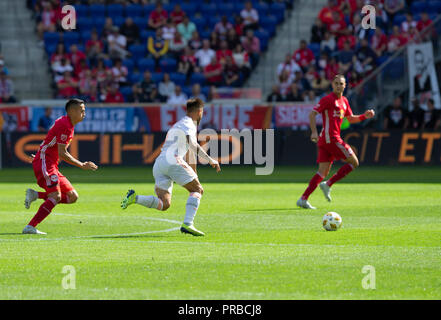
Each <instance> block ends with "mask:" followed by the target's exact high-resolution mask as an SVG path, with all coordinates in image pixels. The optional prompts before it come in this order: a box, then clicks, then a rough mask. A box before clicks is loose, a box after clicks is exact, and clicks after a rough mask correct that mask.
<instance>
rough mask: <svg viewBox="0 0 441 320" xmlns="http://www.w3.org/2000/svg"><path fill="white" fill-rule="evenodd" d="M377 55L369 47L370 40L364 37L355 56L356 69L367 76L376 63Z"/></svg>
mask: <svg viewBox="0 0 441 320" xmlns="http://www.w3.org/2000/svg"><path fill="white" fill-rule="evenodd" d="M376 59H377V56H376V54H375V52H374V50H372V48H371V47H369V42H368V40H367V39H362V40H361V43H360V47H359V48H358V49H357V51H355V56H354V57H353V60H352V61H353V64H354V69H355V71H357V72H358V73H360V74H361V75H363V76H365V75H367V74H368V73H370V72H371V71H372V70H373V69H374V68H375V65H376Z"/></svg>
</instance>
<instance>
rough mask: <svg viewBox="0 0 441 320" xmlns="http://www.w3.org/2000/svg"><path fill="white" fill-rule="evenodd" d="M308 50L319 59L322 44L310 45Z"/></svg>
mask: <svg viewBox="0 0 441 320" xmlns="http://www.w3.org/2000/svg"><path fill="white" fill-rule="evenodd" d="M308 48H309V49H311V51H312V52H313V53H314V57H315V58H316V59H317V58H318V57H319V56H320V43H314V42H312V43H310V44H308Z"/></svg>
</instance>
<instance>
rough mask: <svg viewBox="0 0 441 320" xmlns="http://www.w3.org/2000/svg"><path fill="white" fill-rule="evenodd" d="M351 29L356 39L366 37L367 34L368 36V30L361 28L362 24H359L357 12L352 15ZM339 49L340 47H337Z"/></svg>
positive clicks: (359, 17)
mask: <svg viewBox="0 0 441 320" xmlns="http://www.w3.org/2000/svg"><path fill="white" fill-rule="evenodd" d="M351 30H352V33H353V35H354V37H355V38H356V40H358V41H360V40H361V39H364V38H367V36H368V30H366V29H365V28H363V26H362V25H361V16H360V14H358V13H356V14H354V16H353V19H352V25H351ZM354 45H355V43H354ZM342 47H343V44H342ZM351 47H352V46H351ZM339 50H341V49H339Z"/></svg>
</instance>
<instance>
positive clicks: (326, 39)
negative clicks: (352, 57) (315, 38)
mask: <svg viewBox="0 0 441 320" xmlns="http://www.w3.org/2000/svg"><path fill="white" fill-rule="evenodd" d="M335 46H336V42H335V37H334V36H333V35H332V34H331V33H330V32H329V31H326V32H325V34H324V36H323V39H322V41H321V42H320V50H321V51H326V52H327V53H328V54H331V53H332V52H333V51H334V50H335Z"/></svg>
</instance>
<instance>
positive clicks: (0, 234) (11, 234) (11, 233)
mask: <svg viewBox="0 0 441 320" xmlns="http://www.w3.org/2000/svg"><path fill="white" fill-rule="evenodd" d="M13 235H21V236H25V234H23V233H21V232H6V233H0V236H13Z"/></svg>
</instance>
